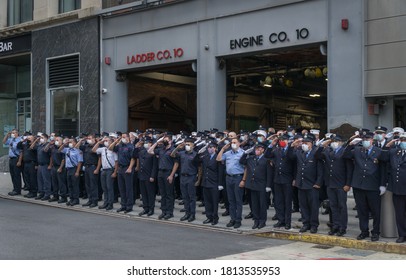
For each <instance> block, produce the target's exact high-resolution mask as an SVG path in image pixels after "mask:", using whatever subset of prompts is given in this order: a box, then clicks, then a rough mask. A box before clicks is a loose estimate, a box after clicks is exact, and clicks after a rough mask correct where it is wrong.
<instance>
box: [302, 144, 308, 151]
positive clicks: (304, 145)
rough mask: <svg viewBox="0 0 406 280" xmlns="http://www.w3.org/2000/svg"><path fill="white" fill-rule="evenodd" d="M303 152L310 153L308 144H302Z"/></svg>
mask: <svg viewBox="0 0 406 280" xmlns="http://www.w3.org/2000/svg"><path fill="white" fill-rule="evenodd" d="M302 151H303V152H308V151H309V145H307V144H302Z"/></svg>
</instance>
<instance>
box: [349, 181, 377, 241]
mask: <svg viewBox="0 0 406 280" xmlns="http://www.w3.org/2000/svg"><path fill="white" fill-rule="evenodd" d="M353 192H354V198H355V203H356V204H357V212H358V219H359V227H360V230H361V232H362V233H369V212H371V214H372V220H373V222H372V231H371V233H372V234H379V233H380V222H381V196H380V195H379V191H367V190H362V189H358V188H353Z"/></svg>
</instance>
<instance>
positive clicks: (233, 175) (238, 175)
mask: <svg viewBox="0 0 406 280" xmlns="http://www.w3.org/2000/svg"><path fill="white" fill-rule="evenodd" d="M243 175H244V174H227V176H229V177H240V176H243Z"/></svg>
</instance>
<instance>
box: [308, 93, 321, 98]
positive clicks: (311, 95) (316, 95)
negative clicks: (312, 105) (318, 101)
mask: <svg viewBox="0 0 406 280" xmlns="http://www.w3.org/2000/svg"><path fill="white" fill-rule="evenodd" d="M309 96H310V97H313V98H318V97H320V94H318V93H312V94H309Z"/></svg>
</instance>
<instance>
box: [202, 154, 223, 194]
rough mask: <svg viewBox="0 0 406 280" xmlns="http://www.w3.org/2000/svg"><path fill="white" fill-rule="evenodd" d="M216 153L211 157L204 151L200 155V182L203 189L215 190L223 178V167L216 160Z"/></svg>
mask: <svg viewBox="0 0 406 280" xmlns="http://www.w3.org/2000/svg"><path fill="white" fill-rule="evenodd" d="M216 157H217V153H214V154H213V157H211V155H210V154H209V153H208V152H207V151H206V152H205V153H203V154H201V155H200V161H201V163H202V181H201V185H202V186H203V187H205V188H217V187H218V186H222V185H221V183H222V178H223V176H224V166H223V164H222V163H221V162H219V161H217V160H216Z"/></svg>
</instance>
